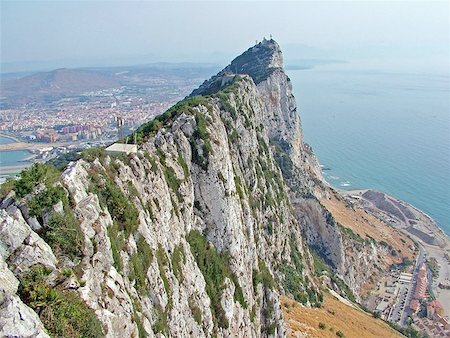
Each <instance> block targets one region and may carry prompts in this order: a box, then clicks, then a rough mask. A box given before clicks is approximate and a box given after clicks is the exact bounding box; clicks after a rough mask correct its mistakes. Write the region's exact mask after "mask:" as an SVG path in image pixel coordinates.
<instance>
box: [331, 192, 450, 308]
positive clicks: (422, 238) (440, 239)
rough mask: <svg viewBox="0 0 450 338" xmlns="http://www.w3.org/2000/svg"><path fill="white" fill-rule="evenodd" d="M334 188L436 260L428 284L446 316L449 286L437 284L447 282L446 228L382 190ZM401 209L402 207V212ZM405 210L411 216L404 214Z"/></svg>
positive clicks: (449, 245) (449, 263)
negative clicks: (433, 275)
mask: <svg viewBox="0 0 450 338" xmlns="http://www.w3.org/2000/svg"><path fill="white" fill-rule="evenodd" d="M335 190H336V191H337V192H338V193H339V194H340V195H341V196H342V197H344V198H345V199H346V200H348V201H349V202H350V203H352V204H353V205H356V206H358V207H360V208H362V209H363V210H365V211H367V212H368V213H370V214H372V215H374V216H375V217H377V218H379V219H380V220H382V221H383V222H385V223H387V224H390V225H391V226H393V227H394V228H397V229H399V230H400V231H401V232H402V233H404V234H405V235H407V236H409V237H410V238H412V239H413V240H414V241H416V242H417V243H418V244H419V246H420V247H421V248H422V249H423V250H424V252H425V255H426V258H427V259H431V258H434V259H435V260H436V261H437V263H438V265H439V274H438V276H436V277H433V278H432V281H431V283H430V287H431V291H432V293H433V294H434V295H435V297H436V299H437V300H439V302H440V303H441V304H442V306H443V308H444V311H445V315H446V316H449V315H450V289H444V288H440V287H439V284H440V283H442V284H450V237H449V235H448V234H447V233H446V232H445V230H444V229H442V228H441V227H440V226H439V225H438V224H437V222H436V221H434V220H433V218H432V217H431V216H429V215H427V214H426V213H425V212H423V211H422V210H420V209H418V208H416V207H414V206H413V205H411V204H409V203H407V202H404V201H402V200H399V199H397V198H395V197H393V196H390V195H388V194H385V193H383V192H378V191H374V190H371V189H358V190H342V189H335ZM381 199H382V200H381ZM387 203H392V204H393V205H395V206H398V208H397V210H395V209H392V208H391V206H392V205H389V204H387ZM402 208H405V209H404V212H403V211H402V210H403V209H402ZM400 209H402V210H400ZM398 211H400V213H399V212H398ZM405 213H406V214H408V216H410V217H411V216H412V217H413V219H412V218H410V217H407V216H406V215H405ZM402 216H403V219H402Z"/></svg>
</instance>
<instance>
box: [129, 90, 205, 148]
mask: <svg viewBox="0 0 450 338" xmlns="http://www.w3.org/2000/svg"><path fill="white" fill-rule="evenodd" d="M198 105H203V106H205V107H207V109H208V110H211V107H210V105H209V103H208V99H207V98H205V97H203V96H193V97H189V98H187V99H184V100H183V101H180V102H178V103H177V104H176V105H174V106H173V107H171V108H170V109H169V110H167V111H166V112H164V113H163V114H161V115H159V116H156V117H155V118H154V119H153V120H151V121H149V122H147V123H145V124H143V125H141V126H140V127H139V128H138V129H137V130H136V132H134V133H133V134H132V135H131V137H130V138H129V139H130V140H133V139H134V134H136V140H137V142H138V143H142V142H144V141H146V140H147V139H148V138H149V137H151V136H154V135H155V134H156V133H157V132H158V130H160V129H161V128H163V127H167V126H169V125H170V124H172V123H173V121H174V120H175V119H176V118H177V117H178V116H179V115H180V114H181V113H183V112H184V113H187V114H189V115H193V114H195V113H196V112H197V111H196V110H195V109H194V107H196V106H198Z"/></svg>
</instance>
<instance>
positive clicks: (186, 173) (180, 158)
mask: <svg viewBox="0 0 450 338" xmlns="http://www.w3.org/2000/svg"><path fill="white" fill-rule="evenodd" d="M178 163H179V164H180V166H181V168H183V173H184V179H187V178H188V177H189V168H188V166H187V163H186V161H185V160H184V157H183V155H181V153H178Z"/></svg>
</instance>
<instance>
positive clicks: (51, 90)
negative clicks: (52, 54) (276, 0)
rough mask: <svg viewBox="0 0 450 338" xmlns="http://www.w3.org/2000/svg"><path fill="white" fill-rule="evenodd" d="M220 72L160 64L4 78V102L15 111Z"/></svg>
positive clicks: (205, 66) (213, 67) (202, 66)
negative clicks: (58, 101) (20, 107)
mask: <svg viewBox="0 0 450 338" xmlns="http://www.w3.org/2000/svg"><path fill="white" fill-rule="evenodd" d="M217 69H218V66H217V65H214V64H196V63H156V64H147V65H137V66H122V67H96V68H81V69H68V68H61V69H56V70H53V71H49V72H39V73H35V74H25V76H20V75H21V74H14V73H11V74H2V75H1V80H0V84H1V87H0V89H1V99H2V105H3V106H7V107H14V106H18V105H23V104H26V103H30V102H33V103H40V102H49V101H55V100H59V99H61V98H64V97H74V96H81V95H83V94H85V93H87V92H90V91H97V90H102V89H111V88H120V87H121V86H136V85H137V86H140V87H149V86H154V85H155V81H154V79H155V78H156V79H159V80H161V79H162V80H169V79H171V80H173V79H181V80H186V79H189V80H191V79H196V78H198V79H203V78H205V77H207V76H210V75H211V74H213V73H215V72H216V71H217ZM19 76H20V77H19ZM199 81H200V80H199ZM159 83H160V81H159Z"/></svg>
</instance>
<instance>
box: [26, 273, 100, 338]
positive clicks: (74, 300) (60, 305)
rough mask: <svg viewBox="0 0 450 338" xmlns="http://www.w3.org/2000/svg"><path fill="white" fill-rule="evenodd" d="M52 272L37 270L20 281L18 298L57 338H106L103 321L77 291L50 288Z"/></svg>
mask: <svg viewBox="0 0 450 338" xmlns="http://www.w3.org/2000/svg"><path fill="white" fill-rule="evenodd" d="M49 273H50V270H48V269H46V268H45V267H43V266H41V265H37V266H34V267H33V268H32V269H31V270H30V271H29V272H28V273H27V274H26V275H25V276H24V277H22V278H21V279H20V285H19V289H18V294H19V296H20V298H21V299H22V301H23V302H24V303H25V304H27V305H28V306H29V307H31V308H32V309H33V310H34V311H35V312H36V313H37V314H38V315H39V318H40V320H41V321H42V323H43V324H44V326H45V328H46V329H47V330H48V332H49V333H50V335H52V336H54V337H103V336H104V335H103V332H102V326H101V324H100V321H99V320H98V319H97V317H96V316H95V314H94V311H92V309H90V308H89V307H88V306H87V305H86V304H85V303H84V302H83V300H82V299H81V298H80V297H79V296H78V294H77V293H76V292H74V291H67V290H61V289H59V288H57V287H52V286H50V285H48V284H47V282H46V280H47V277H48V275H49Z"/></svg>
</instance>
